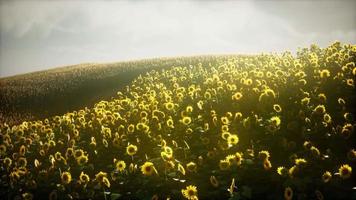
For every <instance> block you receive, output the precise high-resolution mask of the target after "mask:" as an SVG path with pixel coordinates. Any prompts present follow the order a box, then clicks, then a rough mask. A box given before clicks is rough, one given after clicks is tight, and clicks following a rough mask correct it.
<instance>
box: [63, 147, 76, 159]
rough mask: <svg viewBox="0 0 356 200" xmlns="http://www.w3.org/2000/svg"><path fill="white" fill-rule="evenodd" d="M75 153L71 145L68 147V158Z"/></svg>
mask: <svg viewBox="0 0 356 200" xmlns="http://www.w3.org/2000/svg"><path fill="white" fill-rule="evenodd" d="M73 154H74V150H73V148H71V147H69V148H67V150H66V154H65V156H66V158H67V159H68V158H69V157H71V156H73Z"/></svg>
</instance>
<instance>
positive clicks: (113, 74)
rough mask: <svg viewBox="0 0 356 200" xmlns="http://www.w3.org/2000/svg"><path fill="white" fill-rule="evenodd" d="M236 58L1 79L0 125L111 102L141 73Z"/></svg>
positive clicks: (79, 68)
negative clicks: (101, 102) (103, 101)
mask: <svg viewBox="0 0 356 200" xmlns="http://www.w3.org/2000/svg"><path fill="white" fill-rule="evenodd" d="M234 57H236V55H205V56H190V57H172V58H169V57H168V58H155V59H143V60H137V61H126V62H115V63H104V64H99V63H86V64H79V65H73V66H66V67H59V68H55V69H51V70H45V71H39V72H33V73H29V74H23V75H17V76H13V77H6V78H0V102H1V104H0V123H7V124H9V125H15V124H19V123H21V122H22V121H28V120H34V119H39V118H46V117H51V116H54V115H59V114H63V113H66V112H69V111H72V110H78V109H81V108H84V107H92V106H93V105H94V104H95V103H96V102H98V101H100V100H110V98H111V97H113V96H114V95H115V94H116V92H117V91H118V90H121V89H123V88H125V86H127V85H128V84H130V82H131V81H132V80H133V79H134V78H136V77H137V76H138V75H139V74H142V73H145V72H147V71H148V70H152V69H156V70H159V69H164V68H169V67H172V66H189V65H196V64H198V63H202V64H204V65H209V64H216V62H217V60H220V59H228V58H234Z"/></svg>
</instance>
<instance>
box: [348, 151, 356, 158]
mask: <svg viewBox="0 0 356 200" xmlns="http://www.w3.org/2000/svg"><path fill="white" fill-rule="evenodd" d="M347 158H348V159H349V160H352V161H354V160H356V151H355V149H351V150H350V151H349V152H347Z"/></svg>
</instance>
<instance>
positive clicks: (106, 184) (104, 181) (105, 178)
mask: <svg viewBox="0 0 356 200" xmlns="http://www.w3.org/2000/svg"><path fill="white" fill-rule="evenodd" d="M101 183H102V184H103V185H104V186H106V187H107V188H110V185H111V184H110V181H109V179H108V178H107V177H103V180H102V182H101Z"/></svg>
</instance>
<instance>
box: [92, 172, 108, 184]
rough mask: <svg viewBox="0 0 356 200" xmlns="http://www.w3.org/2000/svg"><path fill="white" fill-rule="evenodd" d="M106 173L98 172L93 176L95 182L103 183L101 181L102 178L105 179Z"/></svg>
mask: <svg viewBox="0 0 356 200" xmlns="http://www.w3.org/2000/svg"><path fill="white" fill-rule="evenodd" d="M107 175H108V174H107V173H106V172H102V171H100V172H99V173H97V174H96V175H95V180H97V181H98V182H103V180H104V177H107Z"/></svg>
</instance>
